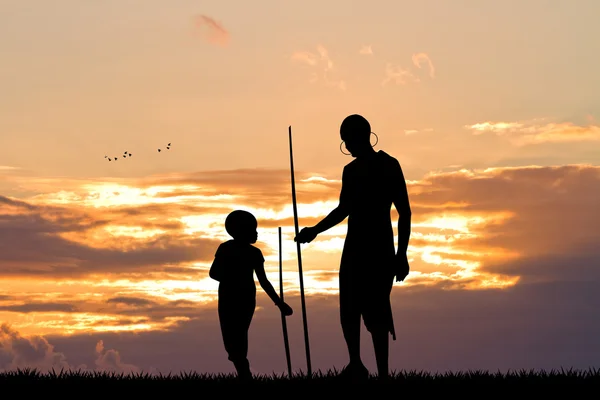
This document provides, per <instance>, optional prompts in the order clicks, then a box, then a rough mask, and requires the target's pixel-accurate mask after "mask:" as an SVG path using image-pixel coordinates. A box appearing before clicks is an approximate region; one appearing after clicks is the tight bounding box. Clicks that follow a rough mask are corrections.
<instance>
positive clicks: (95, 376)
mask: <svg viewBox="0 0 600 400" xmlns="http://www.w3.org/2000/svg"><path fill="white" fill-rule="evenodd" d="M353 383H356V382H348V381H345V380H343V379H342V378H340V375H339V371H337V370H335V369H334V370H330V371H327V372H321V371H317V372H313V374H312V377H308V376H307V375H306V374H305V373H303V372H302V371H300V372H299V373H297V374H296V375H294V376H292V377H291V378H290V377H288V376H287V374H275V373H274V374H271V375H255V377H254V381H253V382H251V383H249V384H248V383H242V382H238V380H237V379H236V376H235V374H203V373H197V372H193V371H191V372H182V373H179V374H171V373H169V374H166V375H165V374H150V373H144V372H140V373H129V374H126V373H117V372H98V371H76V370H75V371H74V370H60V371H54V370H52V371H50V372H47V373H43V372H40V371H38V370H36V369H28V368H26V369H17V370H13V371H7V372H0V385H1V387H3V388H8V386H9V385H10V384H17V385H18V386H19V387H20V388H21V389H24V390H27V389H35V388H42V387H44V388H49V389H53V388H59V387H62V388H71V387H76V386H79V384H84V386H82V387H85V388H87V390H89V389H90V388H94V390H96V388H100V389H111V388H115V387H118V388H119V389H123V388H127V387H132V388H135V389H134V390H136V393H137V394H140V390H149V389H150V390H153V391H154V390H156V389H158V388H162V387H165V388H171V389H177V390H179V389H186V388H189V389H191V390H197V389H202V390H205V389H209V388H214V389H216V390H217V393H219V391H220V393H223V391H222V390H221V389H222V388H227V387H232V388H233V387H237V388H238V389H240V387H239V386H240V385H242V386H245V387H247V388H249V387H256V388H260V390H261V391H262V390H264V389H276V390H280V389H282V390H283V389H285V388H298V389H302V388H306V387H308V386H313V385H317V386H320V387H323V388H326V387H331V388H334V387H336V389H335V390H336V393H337V394H340V392H342V391H348V392H352V391H353V390H355V389H352V388H353V387H355V386H356V385H353ZM248 385H249V386H248ZM361 385H366V386H372V387H373V388H375V386H385V390H386V391H388V390H394V391H395V390H399V392H396V395H397V396H401V395H402V394H403V393H405V392H407V391H413V390H417V391H418V393H420V394H424V393H425V392H427V391H431V390H437V389H442V390H443V392H444V393H446V394H447V393H449V390H452V389H456V390H458V391H459V392H460V393H465V391H468V390H469V389H474V390H475V391H476V392H477V391H481V390H482V388H483V387H486V388H488V389H494V390H497V389H509V390H510V391H511V392H514V393H515V394H519V393H522V392H521V390H522V389H527V388H531V389H535V393H537V394H538V395H539V394H540V392H539V390H540V389H550V390H551V393H554V394H555V395H556V394H557V393H556V392H557V391H558V390H559V389H561V388H565V387H568V388H569V392H570V394H571V395H572V394H573V389H574V388H577V387H579V388H583V387H586V388H587V387H588V386H590V385H591V386H593V387H600V369H593V368H592V369H589V370H573V369H568V370H565V369H560V370H550V371H544V370H539V371H535V370H520V371H509V372H506V373H501V372H489V371H485V370H483V371H482V370H475V371H465V372H445V373H430V372H424V371H400V372H395V371H393V372H392V373H391V374H390V378H389V379H388V380H387V381H386V382H382V381H380V380H378V379H377V378H376V377H375V376H371V377H370V378H369V379H368V380H367V381H365V382H362V383H361ZM389 386H391V387H389ZM246 390H247V389H246ZM515 390H516V391H515ZM21 393H22V391H21ZM92 393H93V392H92ZM196 393H197V392H196ZM286 393H289V394H292V395H293V394H294V393H290V392H286ZM494 393H497V392H485V393H484V392H481V394H482V395H484V396H485V397H488V395H492V394H494ZM354 394H356V393H354ZM294 397H295V396H294Z"/></svg>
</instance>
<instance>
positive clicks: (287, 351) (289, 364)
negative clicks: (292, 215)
mask: <svg viewBox="0 0 600 400" xmlns="http://www.w3.org/2000/svg"><path fill="white" fill-rule="evenodd" d="M278 230H279V297H280V298H281V301H283V259H282V252H281V227H279V228H278ZM281 326H282V327H283V344H284V345H285V359H286V361H287V367H288V375H289V376H290V379H291V378H292V361H291V359H290V342H289V340H288V331H287V323H286V320H285V315H284V314H283V313H281Z"/></svg>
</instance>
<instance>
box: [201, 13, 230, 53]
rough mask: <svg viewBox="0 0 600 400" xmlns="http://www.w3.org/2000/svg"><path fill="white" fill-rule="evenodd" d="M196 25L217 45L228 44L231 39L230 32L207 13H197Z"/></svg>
mask: <svg viewBox="0 0 600 400" xmlns="http://www.w3.org/2000/svg"><path fill="white" fill-rule="evenodd" d="M193 22H194V26H195V27H196V29H197V30H198V31H199V32H201V33H202V34H203V36H204V37H205V39H206V40H208V41H209V42H210V43H212V44H214V45H217V46H227V45H228V44H229V41H230V35H229V32H228V31H227V30H226V29H225V28H224V27H223V25H222V24H221V23H220V22H218V21H216V20H215V19H213V18H211V17H209V16H206V15H196V16H194V18H193Z"/></svg>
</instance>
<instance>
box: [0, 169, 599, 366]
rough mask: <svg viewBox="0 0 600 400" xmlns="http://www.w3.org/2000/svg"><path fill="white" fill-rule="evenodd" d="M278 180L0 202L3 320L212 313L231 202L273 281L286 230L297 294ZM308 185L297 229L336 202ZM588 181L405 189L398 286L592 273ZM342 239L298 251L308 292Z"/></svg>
mask: <svg viewBox="0 0 600 400" xmlns="http://www.w3.org/2000/svg"><path fill="white" fill-rule="evenodd" d="M285 172H286V173H283V171H278V170H272V171H271V170H265V169H258V170H241V171H211V172H202V173H191V174H175V175H173V176H162V177H155V178H151V177H150V178H145V179H142V180H139V179H132V180H129V181H121V182H120V184H119V185H120V186H119V187H117V188H115V187H113V186H112V184H111V183H110V182H95V183H94V184H93V185H91V184H89V183H86V184H80V185H79V186H77V185H75V184H74V183H73V184H72V186H71V184H69V183H67V184H65V185H64V186H63V187H61V189H64V190H63V192H62V195H61V196H56V193H57V192H49V193H45V194H38V195H36V196H34V198H29V199H13V198H6V197H3V198H0V207H1V208H0V211H1V212H0V214H1V215H2V217H1V218H0V233H1V234H2V237H3V241H2V242H0V246H1V247H2V248H1V251H0V278H1V279H2V280H3V282H6V286H4V288H3V289H4V290H0V319H2V320H6V321H12V323H13V324H14V326H15V328H16V329H18V330H19V331H21V332H28V333H29V332H38V333H39V332H44V333H56V332H60V333H68V334H71V335H72V334H76V333H78V332H108V331H110V332H115V331H120V332H124V331H136V332H142V331H156V330H177V329H179V328H178V327H180V326H182V325H184V324H187V323H188V322H190V321H193V320H195V319H197V318H202V316H203V315H204V313H205V312H206V311H207V310H211V309H212V307H214V301H215V299H216V294H217V288H218V285H217V283H216V282H214V281H212V280H211V279H210V278H208V274H207V272H208V268H209V266H210V263H211V261H212V258H213V256H214V252H215V250H216V248H217V246H218V244H219V243H220V242H222V241H223V240H227V239H228V236H227V235H226V234H225V233H224V228H223V221H224V218H225V216H226V215H227V213H228V212H230V211H231V210H232V209H234V208H239V207H242V206H243V207H244V208H246V209H248V210H251V211H252V212H253V213H255V214H256V215H257V217H258V219H259V240H260V242H259V243H258V244H257V245H258V246H259V247H260V248H261V249H262V250H263V253H264V254H265V258H266V260H267V261H266V269H267V273H268V275H269V277H270V279H273V282H274V284H275V283H278V274H277V270H278V237H277V233H276V228H277V227H279V226H281V227H282V228H283V233H284V238H283V245H284V248H283V254H282V258H283V262H284V285H285V288H286V289H285V290H286V293H289V295H290V296H292V295H294V294H295V293H298V290H299V289H298V287H299V283H298V274H297V269H296V258H297V254H296V248H295V246H294V243H293V241H292V239H293V235H294V230H293V219H292V216H293V212H292V210H291V207H290V204H289V203H290V198H289V171H285ZM311 176H313V174H309V173H306V172H298V173H297V190H298V191H299V192H303V193H304V194H303V195H302V196H299V199H302V203H300V204H299V205H298V209H299V211H300V215H301V221H300V223H301V225H302V226H310V225H314V224H315V223H316V222H318V220H320V218H322V217H323V216H324V215H325V213H327V212H328V211H329V210H330V209H332V208H333V207H335V205H336V204H337V200H338V196H339V189H340V181H339V179H335V178H334V177H320V178H315V177H313V178H311ZM32 179H34V181H35V178H32ZM599 180H600V172H599V167H593V166H582V165H580V166H562V167H552V168H551V167H520V168H495V169H485V170H466V169H465V170H460V171H452V172H436V173H430V174H428V175H427V176H425V177H424V178H423V179H421V180H418V181H409V182H408V190H409V196H410V200H411V206H412V210H413V216H412V233H411V241H410V245H409V250H408V253H409V258H410V260H411V269H412V273H411V275H410V276H409V278H408V279H407V280H406V281H405V282H404V283H403V284H402V285H403V287H406V288H409V287H429V288H436V287H437V288H444V289H445V290H457V289H461V290H465V289H466V290H480V289H488V290H491V289H493V288H499V289H504V290H506V289H507V288H509V287H514V286H515V285H519V284H521V283H523V282H526V283H527V282H530V283H544V282H549V281H565V280H568V279H570V276H569V274H575V275H576V276H578V277H584V276H585V277H591V278H594V277H595V276H597V270H596V269H595V266H596V265H599V264H600V255H599V253H598V252H597V251H596V250H595V246H594V244H593V243H594V238H595V237H597V233H596V232H595V227H596V226H599V225H600V219H598V218H597V217H595V215H596V213H595V209H596V207H597V204H598V203H600V192H599V191H598V190H597V188H599V187H600V182H599ZM20 182H23V181H20ZM56 187H60V186H56ZM103 188H105V189H103ZM59 199H63V200H60V201H58V200H59ZM64 199H68V200H64ZM217 204H218V205H217ZM199 210H202V211H199ZM391 214H392V218H393V219H394V221H395V219H396V218H397V213H396V212H395V210H393V211H392V213H391ZM124 220H127V224H124V222H123V221H124ZM148 221H153V224H154V225H148V226H145V225H143V223H144V222H148ZM138 226H142V227H144V228H142V229H134V228H135V227H138ZM152 226H154V227H160V229H162V232H158V233H155V232H152V231H151V229H152ZM394 226H395V222H394ZM565 227H568V230H567V231H568V234H567V235H565ZM345 230H346V224H345V222H344V223H342V224H340V225H339V226H337V227H335V228H332V229H331V230H329V231H327V232H325V233H324V234H322V235H320V236H319V237H318V238H317V240H315V241H314V242H312V243H310V244H308V245H305V246H304V247H303V251H302V257H303V260H304V263H305V271H304V278H305V290H306V293H307V294H308V295H310V296H319V295H322V294H331V293H336V292H337V279H336V276H335V274H336V271H337V268H338V266H339V257H340V253H341V248H342V246H343V240H344V235H345V233H346V232H345ZM569 260H571V261H572V262H573V264H572V265H571V266H570V268H568V269H565V268H562V267H561V266H562V265H563V263H568V262H569ZM550 261H552V262H550ZM32 318H33V320H34V321H35V322H34V323H32V322H31V321H32ZM24 329H25V331H24ZM134 363H135V362H134ZM88 365H89V364H88ZM136 365H137V364H136Z"/></svg>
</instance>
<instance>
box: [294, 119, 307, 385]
mask: <svg viewBox="0 0 600 400" xmlns="http://www.w3.org/2000/svg"><path fill="white" fill-rule="evenodd" d="M288 131H289V136H290V170H291V173H292V202H293V206H294V226H295V228H296V236H298V233H299V229H298V209H297V207H296V183H295V179H294V152H293V150H292V127H291V126H290V127H289V129H288ZM296 251H297V253H298V272H299V274H300V301H301V303H302V322H303V324H304V347H305V348H306V373H307V375H308V377H309V378H312V368H311V365H310V344H309V342H308V322H307V320H306V303H305V301H304V278H303V274H302V252H301V249H300V242H296Z"/></svg>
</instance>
